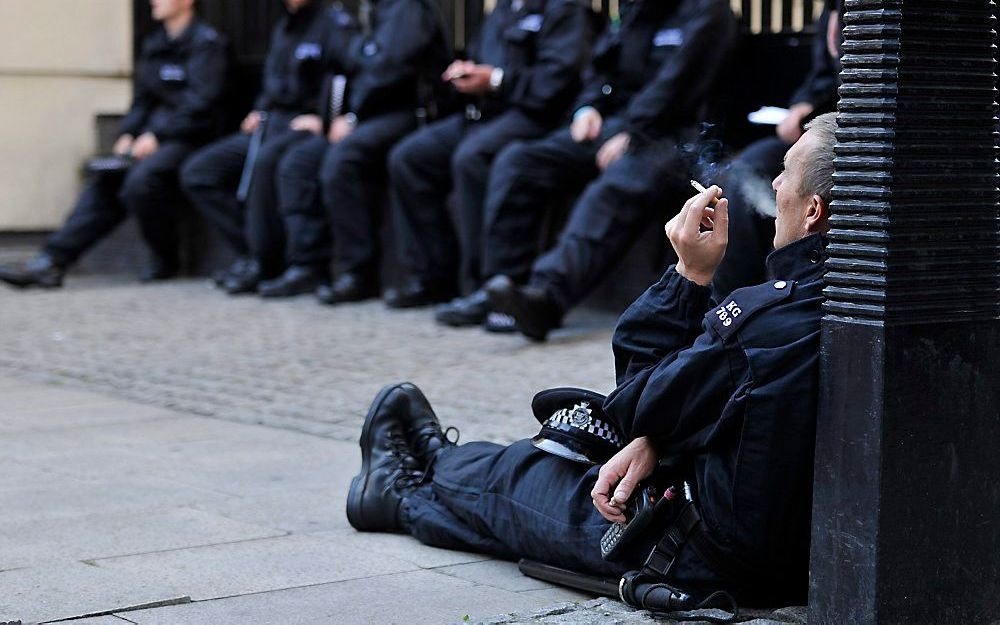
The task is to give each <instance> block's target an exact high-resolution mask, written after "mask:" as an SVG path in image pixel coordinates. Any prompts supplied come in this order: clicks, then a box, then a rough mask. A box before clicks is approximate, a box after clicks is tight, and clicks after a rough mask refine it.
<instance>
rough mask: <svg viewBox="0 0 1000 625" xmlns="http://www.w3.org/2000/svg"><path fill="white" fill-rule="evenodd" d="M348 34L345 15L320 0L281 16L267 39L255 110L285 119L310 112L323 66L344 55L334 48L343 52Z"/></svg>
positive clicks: (315, 103)
mask: <svg viewBox="0 0 1000 625" xmlns="http://www.w3.org/2000/svg"><path fill="white" fill-rule="evenodd" d="M353 32H354V20H352V19H351V17H350V16H349V15H348V14H347V13H345V12H344V11H341V10H339V9H331V8H328V7H326V6H325V4H324V3H323V2H320V1H319V0H313V1H312V2H310V3H309V4H307V5H306V6H304V7H302V8H301V9H299V10H298V11H297V12H295V13H286V14H285V15H284V16H282V18H281V19H280V20H278V23H277V25H275V27H274V31H273V32H272V34H271V42H270V45H269V48H268V51H267V58H266V59H265V61H264V75H263V78H262V83H261V91H260V95H258V96H257V101H256V103H255V105H254V108H255V109H257V110H259V111H270V112H277V113H285V114H288V115H297V114H302V113H312V112H314V111H315V110H316V107H317V106H318V103H319V94H320V91H321V89H322V84H321V81H322V79H323V74H324V73H325V71H326V66H327V63H329V62H330V59H331V58H337V57H338V56H340V55H341V54H343V51H342V49H338V47H346V46H347V44H348V42H349V41H350V37H351V35H352V34H353Z"/></svg>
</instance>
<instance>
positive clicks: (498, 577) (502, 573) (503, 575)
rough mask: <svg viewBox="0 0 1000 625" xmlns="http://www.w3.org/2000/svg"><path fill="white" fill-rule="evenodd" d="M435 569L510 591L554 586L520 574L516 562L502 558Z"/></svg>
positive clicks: (542, 588)
mask: <svg viewBox="0 0 1000 625" xmlns="http://www.w3.org/2000/svg"><path fill="white" fill-rule="evenodd" d="M436 570H437V572H439V573H444V574H445V575H452V576H454V577H458V578H460V579H465V580H468V581H470V582H475V583H477V584H483V585H485V586H494V587H496V588H502V589H503V590H510V591H512V592H523V591H526V590H544V589H546V588H555V586H553V585H552V584H549V583H546V582H543V581H542V580H539V579H535V578H533V577H528V576H526V575H522V574H521V571H520V570H518V568H517V564H515V563H514V562H505V561H503V560H487V561H483V562H472V563H466V564H457V565H455V566H445V567H441V568H439V569H436Z"/></svg>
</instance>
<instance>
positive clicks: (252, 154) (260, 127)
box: [236, 112, 267, 204]
mask: <svg viewBox="0 0 1000 625" xmlns="http://www.w3.org/2000/svg"><path fill="white" fill-rule="evenodd" d="M266 131H267V113H265V112H261V114H260V123H259V124H257V128H255V129H254V131H253V134H252V135H250V147H249V148H248V149H247V157H246V160H244V161H243V173H242V174H241V175H240V186H239V187H237V188H236V201H237V202H239V203H241V204H242V203H244V202H246V201H247V196H249V195H250V183H251V182H253V170H254V167H255V166H256V165H257V155H258V154H259V153H260V146H261V144H262V143H264V134H265V132H266Z"/></svg>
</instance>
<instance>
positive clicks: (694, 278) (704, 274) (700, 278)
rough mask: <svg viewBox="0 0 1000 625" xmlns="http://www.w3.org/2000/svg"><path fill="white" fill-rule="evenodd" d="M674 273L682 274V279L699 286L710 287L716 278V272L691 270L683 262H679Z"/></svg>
mask: <svg viewBox="0 0 1000 625" xmlns="http://www.w3.org/2000/svg"><path fill="white" fill-rule="evenodd" d="M674 271H676V272H677V273H678V274H680V276H681V277H683V278H686V279H687V280H689V281H691V282H694V283H695V284H697V285H698V286H708V285H710V284H712V280H713V279H714V278H715V271H714V270H713V271H705V270H695V269H691V268H689V267H688V266H687V265H685V264H684V261H683V260H678V261H677V264H676V265H674Z"/></svg>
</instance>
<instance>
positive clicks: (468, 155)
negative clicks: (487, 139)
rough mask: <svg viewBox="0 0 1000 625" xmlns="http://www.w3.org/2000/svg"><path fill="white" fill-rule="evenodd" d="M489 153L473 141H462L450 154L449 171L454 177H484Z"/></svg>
mask: <svg viewBox="0 0 1000 625" xmlns="http://www.w3.org/2000/svg"><path fill="white" fill-rule="evenodd" d="M491 160H492V159H491V155H489V154H487V153H486V152H484V151H483V150H482V148H481V147H480V146H478V145H476V144H475V143H473V142H469V141H464V142H462V143H461V144H460V145H459V146H458V149H457V150H455V152H454V153H453V154H452V155H451V171H452V172H453V173H454V175H455V177H456V178H469V177H472V178H480V177H481V178H484V179H485V178H486V176H487V175H488V174H489V171H490V161H491Z"/></svg>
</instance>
